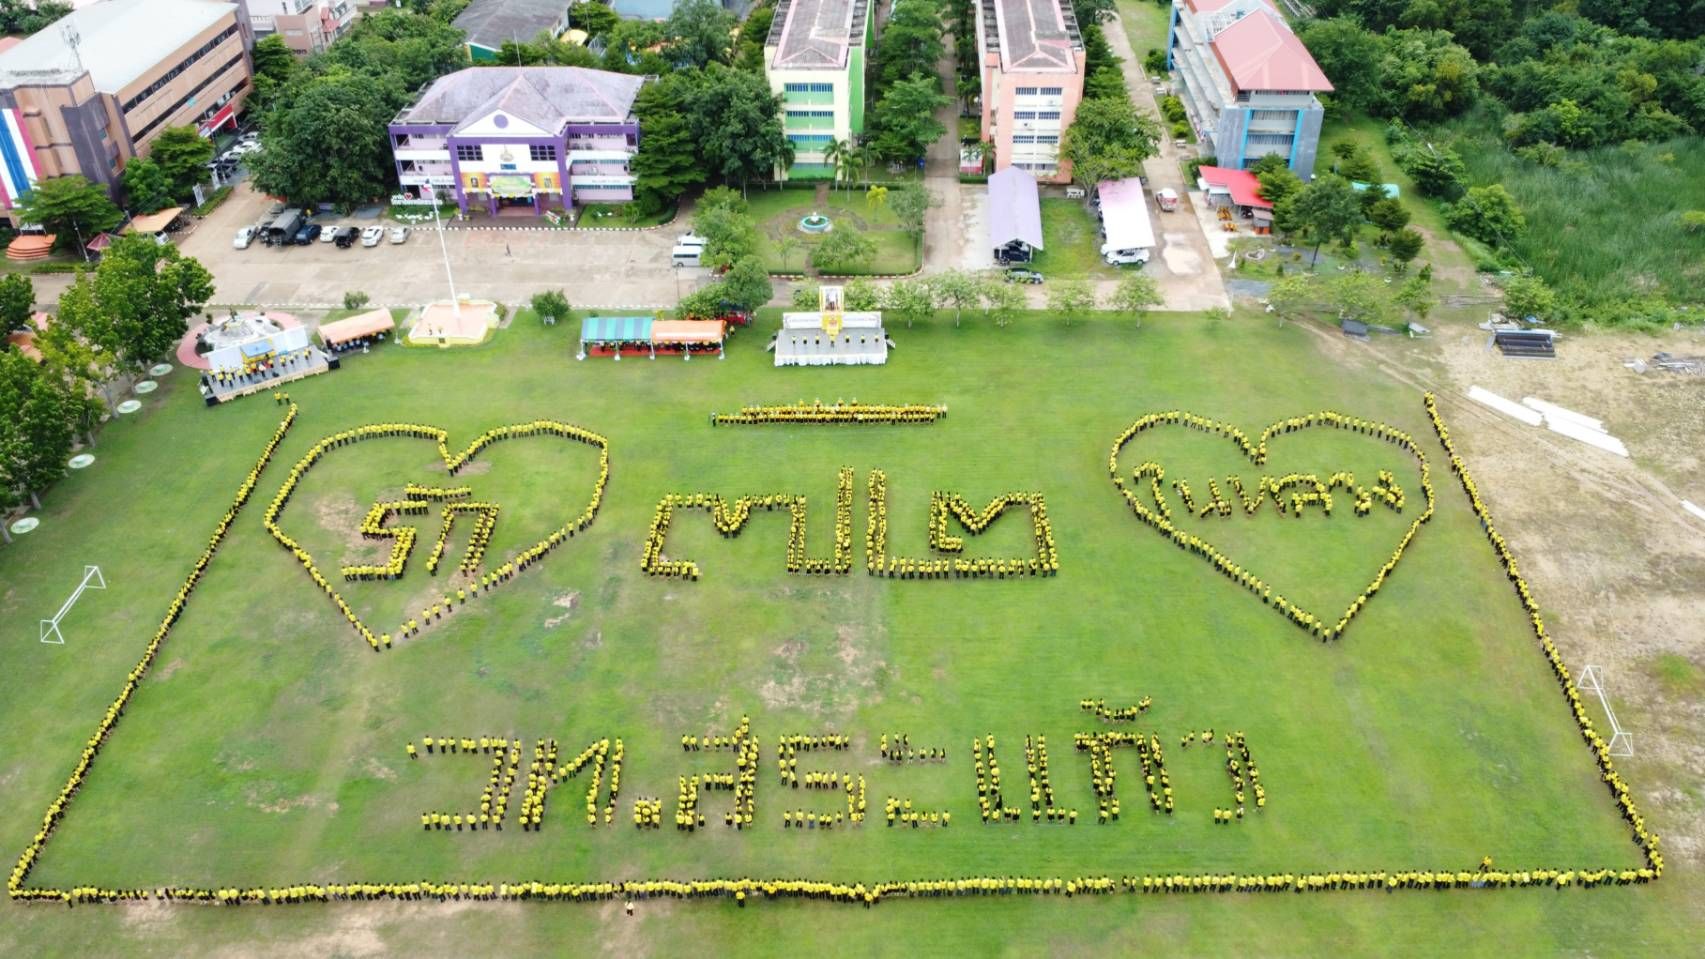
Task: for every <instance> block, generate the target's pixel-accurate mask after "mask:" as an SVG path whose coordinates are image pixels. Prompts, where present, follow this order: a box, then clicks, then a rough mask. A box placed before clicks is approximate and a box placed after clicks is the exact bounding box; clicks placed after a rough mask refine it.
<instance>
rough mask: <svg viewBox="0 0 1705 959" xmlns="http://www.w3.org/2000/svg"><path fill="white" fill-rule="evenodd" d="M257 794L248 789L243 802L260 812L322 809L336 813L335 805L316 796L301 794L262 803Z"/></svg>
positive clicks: (254, 790) (253, 790) (255, 791)
mask: <svg viewBox="0 0 1705 959" xmlns="http://www.w3.org/2000/svg"><path fill="white" fill-rule="evenodd" d="M258 792H259V790H257V789H255V788H250V789H249V790H248V794H247V796H246V797H245V801H246V803H247V804H248V805H249V807H250V808H253V809H259V810H260V811H261V812H269V813H287V812H289V811H291V810H292V809H324V810H326V811H327V812H337V803H335V802H327V801H325V800H323V799H321V798H320V797H318V796H310V795H307V794H303V795H300V796H285V797H282V798H279V799H273V800H264V801H263V800H262V799H261V798H260V796H259V795H258Z"/></svg>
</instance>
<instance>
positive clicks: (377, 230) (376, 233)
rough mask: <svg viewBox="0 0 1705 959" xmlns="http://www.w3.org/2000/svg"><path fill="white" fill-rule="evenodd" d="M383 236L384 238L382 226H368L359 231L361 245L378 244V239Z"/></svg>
mask: <svg viewBox="0 0 1705 959" xmlns="http://www.w3.org/2000/svg"><path fill="white" fill-rule="evenodd" d="M384 238H385V228H384V227H382V226H370V227H368V228H367V229H365V230H362V231H361V245H362V246H378V245H379V241H380V240H383V239H384Z"/></svg>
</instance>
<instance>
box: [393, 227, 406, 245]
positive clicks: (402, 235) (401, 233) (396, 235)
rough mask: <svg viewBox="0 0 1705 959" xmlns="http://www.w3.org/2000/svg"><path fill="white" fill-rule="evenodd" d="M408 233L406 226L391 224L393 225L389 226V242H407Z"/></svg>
mask: <svg viewBox="0 0 1705 959" xmlns="http://www.w3.org/2000/svg"><path fill="white" fill-rule="evenodd" d="M408 234H409V229H408V227H406V226H393V227H391V242H392V243H407V242H408Z"/></svg>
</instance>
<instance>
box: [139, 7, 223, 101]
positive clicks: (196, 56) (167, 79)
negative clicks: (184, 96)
mask: <svg viewBox="0 0 1705 959" xmlns="http://www.w3.org/2000/svg"><path fill="white" fill-rule="evenodd" d="M236 35H237V27H236V25H235V24H232V25H231V26H229V27H226V28H225V30H224V32H222V33H220V34H219V35H218V36H216V37H214V38H213V39H211V40H209V41H207V42H206V43H204V44H202V45H201V47H200V48H199V49H197V50H194V51H191V52H190V54H189V56H187V57H184V58H183V60H181V61H179V62H178V65H177V66H175V67H173V68H171V69H170V70H167V71H166V74H165V76H162V77H160V78H159V79H158V80H155V81H154V82H153V83H150V84H148V86H147V87H146V88H144V89H143V91H142V92H141V93H138V94H137V95H136V96H133V97H131V98H130V99H128V100H126V101H124V107H123V110H124V112H125V113H129V112H130V111H131V110H133V109H135V107H136V105H137V104H139V103H141V102H142V101H143V100H146V99H148V98H149V97H151V96H153V95H154V94H156V93H159V92H160V90H161V89H163V88H164V87H165V86H166V84H168V83H171V82H172V81H173V80H175V79H177V77H178V75H179V74H181V73H183V72H184V71H185V70H188V69H189V68H190V67H191V66H192V65H193V64H194V63H195V62H196V61H197V60H200V59H201V58H202V57H205V56H207V55H208V54H209V53H212V52H213V50H214V48H215V47H217V46H219V45H220V44H221V43H224V42H225V41H226V40H229V39H231V38H232V37H234V36H236Z"/></svg>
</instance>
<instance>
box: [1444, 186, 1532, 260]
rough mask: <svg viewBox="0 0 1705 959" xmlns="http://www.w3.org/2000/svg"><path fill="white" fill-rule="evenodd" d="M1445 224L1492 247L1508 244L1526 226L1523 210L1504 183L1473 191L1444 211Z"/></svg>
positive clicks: (1480, 187) (1478, 187) (1474, 188)
mask: <svg viewBox="0 0 1705 959" xmlns="http://www.w3.org/2000/svg"><path fill="white" fill-rule="evenodd" d="M1445 222H1446V223H1449V224H1450V228H1451V229H1453V230H1456V231H1458V232H1460V233H1463V234H1465V235H1467V236H1471V237H1473V238H1474V239H1476V240H1479V241H1480V242H1482V243H1487V244H1491V245H1492V246H1503V245H1505V244H1507V243H1509V242H1510V241H1511V240H1513V239H1515V237H1516V236H1517V235H1519V234H1520V233H1521V231H1522V230H1523V229H1524V228H1526V226H1527V218H1526V217H1525V216H1523V215H1522V212H1521V207H1519V206H1517V205H1516V199H1515V197H1513V196H1510V192H1509V191H1508V190H1506V189H1504V185H1503V184H1502V183H1494V184H1492V185H1490V186H1477V187H1473V188H1472V189H1470V190H1469V191H1468V194H1467V195H1466V196H1464V197H1463V198H1462V199H1460V200H1458V201H1456V202H1455V203H1453V204H1451V205H1450V206H1449V207H1447V208H1445Z"/></svg>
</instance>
